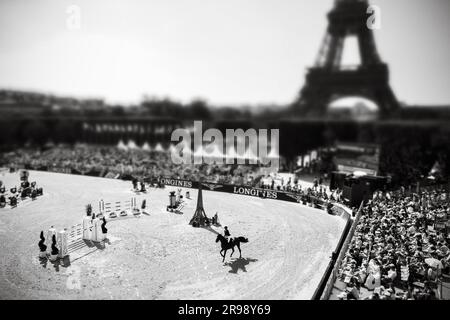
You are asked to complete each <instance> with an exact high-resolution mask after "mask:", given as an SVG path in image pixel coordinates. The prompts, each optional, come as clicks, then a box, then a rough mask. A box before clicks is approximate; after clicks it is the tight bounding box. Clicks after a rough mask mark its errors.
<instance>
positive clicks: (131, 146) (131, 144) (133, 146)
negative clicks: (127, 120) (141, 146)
mask: <svg viewBox="0 0 450 320" xmlns="http://www.w3.org/2000/svg"><path fill="white" fill-rule="evenodd" d="M127 147H128V149H137V148H138V146H137V145H136V142H134V140H128V144H127Z"/></svg>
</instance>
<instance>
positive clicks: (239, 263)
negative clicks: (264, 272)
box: [224, 258, 258, 274]
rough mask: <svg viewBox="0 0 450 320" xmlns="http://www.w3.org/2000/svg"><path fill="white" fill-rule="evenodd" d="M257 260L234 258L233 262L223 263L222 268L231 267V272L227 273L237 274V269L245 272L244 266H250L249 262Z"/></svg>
mask: <svg viewBox="0 0 450 320" xmlns="http://www.w3.org/2000/svg"><path fill="white" fill-rule="evenodd" d="M256 261H258V259H252V258H235V259H233V261H230V262H226V263H224V266H228V267H231V270H230V271H228V272H229V273H234V274H237V273H238V271H239V269H241V270H242V272H247V269H246V266H247V265H249V264H250V262H256Z"/></svg>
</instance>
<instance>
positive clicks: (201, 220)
mask: <svg viewBox="0 0 450 320" xmlns="http://www.w3.org/2000/svg"><path fill="white" fill-rule="evenodd" d="M207 220H208V217H207V216H206V213H205V209H203V195H202V183H201V181H199V183H198V196H197V208H196V209H195V212H194V215H193V216H192V218H191V221H189V224H190V225H192V226H194V227H203V226H205V225H206V221H207Z"/></svg>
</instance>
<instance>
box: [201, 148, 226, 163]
mask: <svg viewBox="0 0 450 320" xmlns="http://www.w3.org/2000/svg"><path fill="white" fill-rule="evenodd" d="M207 149H208V151H209V152H206V153H205V155H204V156H205V157H208V158H213V159H214V161H220V160H222V161H223V152H222V151H221V150H220V149H219V147H218V146H217V144H214V146H213V147H212V148H207ZM211 149H212V150H211ZM205 151H206V150H205Z"/></svg>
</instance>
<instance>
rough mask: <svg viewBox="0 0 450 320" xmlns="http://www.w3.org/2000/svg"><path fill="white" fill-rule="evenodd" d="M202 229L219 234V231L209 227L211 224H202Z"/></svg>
mask: <svg viewBox="0 0 450 320" xmlns="http://www.w3.org/2000/svg"><path fill="white" fill-rule="evenodd" d="M202 229H205V230H208V231H210V232H212V233H215V234H220V232H217V231H216V230H214V229H213V228H211V226H207V227H205V226H203V227H202Z"/></svg>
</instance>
